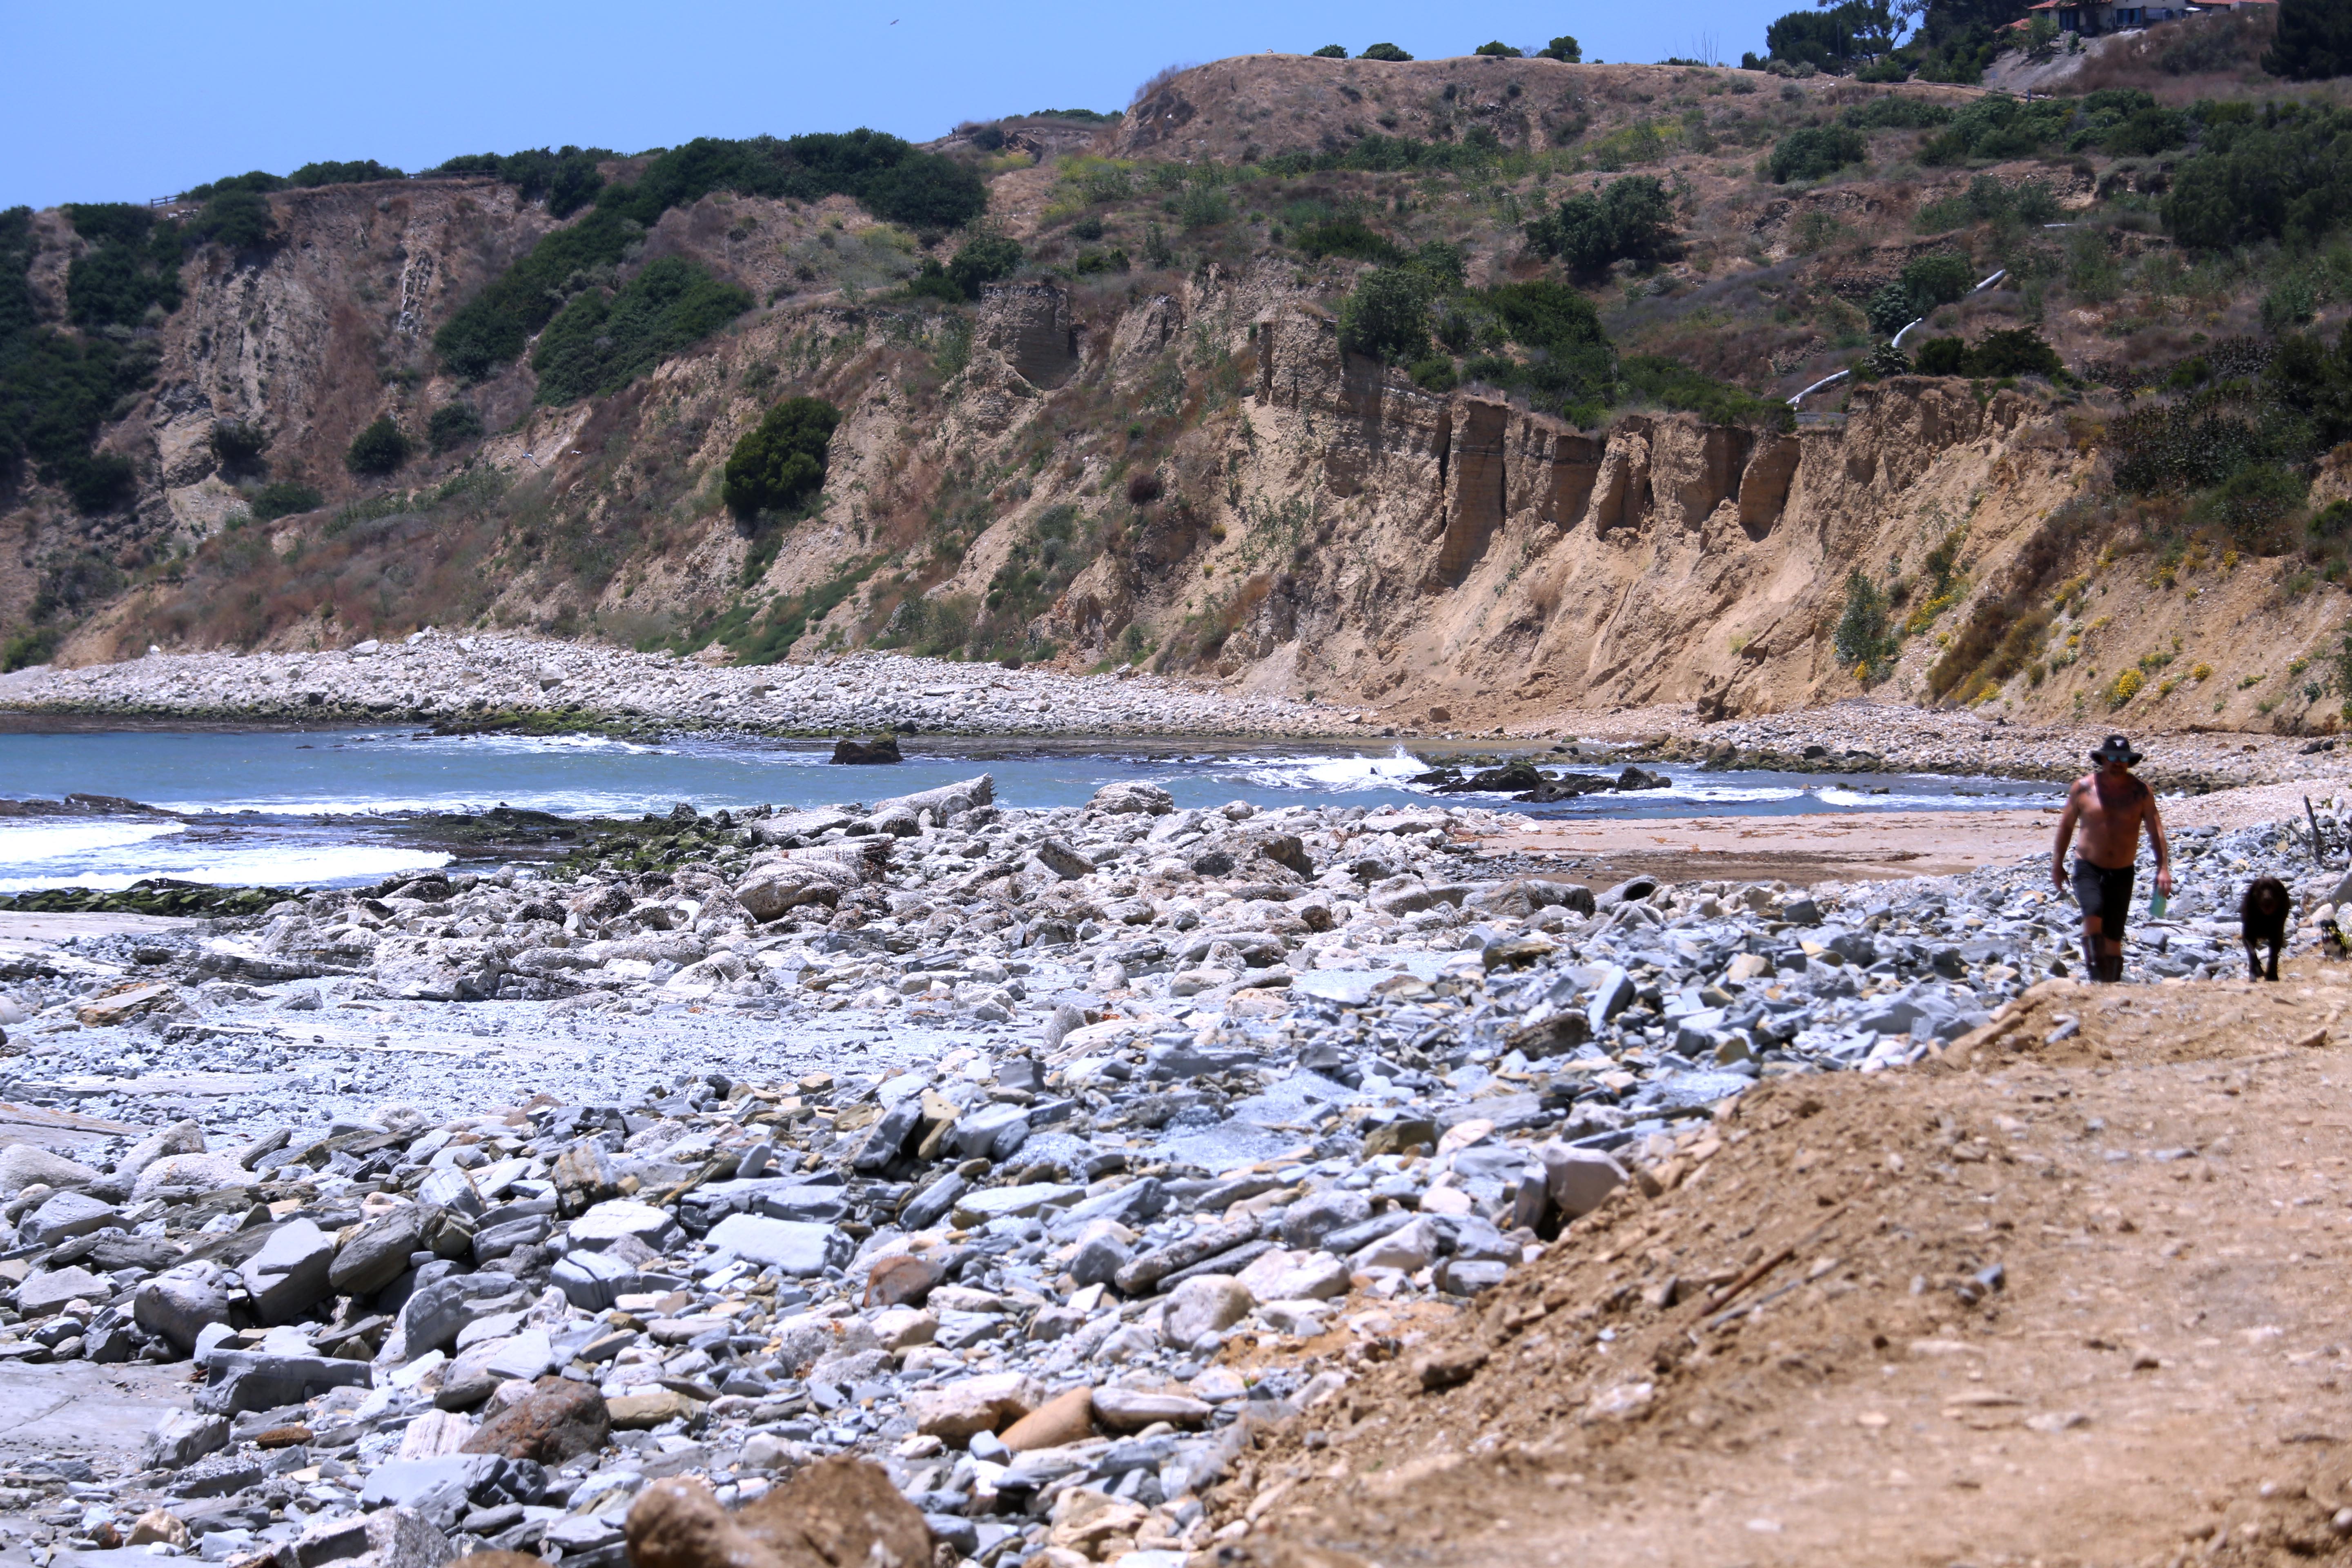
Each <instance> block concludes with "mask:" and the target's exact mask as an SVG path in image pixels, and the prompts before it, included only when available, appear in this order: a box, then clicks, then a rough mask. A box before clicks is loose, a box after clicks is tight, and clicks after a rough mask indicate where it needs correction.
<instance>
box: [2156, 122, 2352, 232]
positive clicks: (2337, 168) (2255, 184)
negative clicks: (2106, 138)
mask: <svg viewBox="0 0 2352 1568" xmlns="http://www.w3.org/2000/svg"><path fill="white" fill-rule="evenodd" d="M2347 212H2352V110H2343V109H2326V108H2309V107H2306V106H2304V105H2300V104H2271V105H2267V106H2265V109H2264V113H2263V118H2262V119H2260V120H2255V119H2252V117H2248V118H2245V119H2236V118H2231V119H2221V118H2218V117H2215V118H2209V119H2208V120H2207V121H2206V125H2205V132H2204V147H2203V150H2201V151H2200V153H2198V154H2197V155H2196V156H2195V157H2192V158H2189V159H2186V160H2184V161H2183V162H2182V163H2181V164H2180V166H2179V170H2178V171H2177V172H2176V173H2175V174H2174V176H2173V180H2172V188H2171V190H2170V192H2169V193H2168V195H2166V196H2165V198H2164V226H2165V227H2166V228H2167V229H2168V230H2169V231H2170V232H2171V234H2172V236H2173V237H2174V238H2175V239H2177V240H2179V242H2180V243H2181V244H2183V245H2186V246H2188V247H2191V248H2192V249H2197V250H2229V249H2231V248H2233V247H2238V246H2242V245H2252V244H2256V243H2259V242H2260V241H2263V240H2266V239H2274V240H2280V241H2284V243H2286V244H2289V245H2308V244H2311V243H2314V242H2315V241H2317V240H2319V239H2321V238H2323V237H2326V235H2327V233H2328V232H2329V231H2330V230H2332V229H2333V228H2335V227H2336V226H2337V225H2338V224H2339V223H2341V222H2342V221H2343V217H2344V215H2345V214H2346V213H2347Z"/></svg>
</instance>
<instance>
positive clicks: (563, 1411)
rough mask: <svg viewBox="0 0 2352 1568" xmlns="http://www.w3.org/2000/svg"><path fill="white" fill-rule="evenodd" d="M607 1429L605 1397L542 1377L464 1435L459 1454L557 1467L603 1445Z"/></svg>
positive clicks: (609, 1418) (590, 1389)
mask: <svg viewBox="0 0 2352 1568" xmlns="http://www.w3.org/2000/svg"><path fill="white" fill-rule="evenodd" d="M612 1429H613V1418H612V1415H611V1413H610V1412H608V1411H607V1410H606V1409H605V1408H604V1395H603V1394H600V1393H598V1392H597V1391H596V1389H595V1387H594V1385H593V1384H585V1383H572V1382H569V1381H567V1380H565V1379H563V1378H560V1377H542V1378H541V1379H540V1381H539V1386H538V1387H537V1388H536V1389H534V1390H533V1391H532V1392H531V1393H530V1394H529V1395H528V1396H527V1397H525V1398H524V1399H523V1400H521V1401H520V1403H518V1404H515V1405H509V1406H507V1408H506V1409H504V1410H502V1411H500V1412H499V1414H498V1415H494V1416H492V1417H491V1418H490V1419H489V1420H488V1422H486V1423H484V1424H483V1426H482V1428H481V1430H480V1431H478V1432H476V1433H475V1434H474V1435H473V1436H471V1437H469V1438H467V1440H466V1443H465V1447H464V1452H466V1453H468V1454H499V1455H502V1456H504V1457H505V1458H509V1459H535V1460H537V1461H538V1462H539V1463H541V1464H542V1465H550V1466H552V1465H560V1464H562V1463H563V1462H564V1461H565V1460H566V1459H572V1458H578V1457H579V1456H581V1455H583V1454H593V1453H594V1452H595V1451H596V1450H597V1449H599V1448H601V1447H604V1439H605V1438H606V1437H607V1436H610V1435H611V1432H612Z"/></svg>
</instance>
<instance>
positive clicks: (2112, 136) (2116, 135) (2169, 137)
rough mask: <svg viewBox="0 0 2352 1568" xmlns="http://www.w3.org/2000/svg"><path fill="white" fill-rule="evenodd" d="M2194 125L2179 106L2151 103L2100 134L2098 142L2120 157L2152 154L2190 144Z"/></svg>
mask: <svg viewBox="0 0 2352 1568" xmlns="http://www.w3.org/2000/svg"><path fill="white" fill-rule="evenodd" d="M2192 129H2193V126H2192V123H2191V121H2189V116H2187V115H2186V114H2183V113H2181V112H2179V110H2171V109H2158V107H2156V106H2155V105H2154V104H2149V105H2147V107H2146V108H2144V109H2137V110H2133V111H2132V113H2131V114H2129V115H2128V116H2126V118H2124V119H2123V120H2121V121H2117V122H2116V124H2115V125H2114V126H2112V127H2110V128H2109V129H2107V130H2105V131H2104V132H2100V133H2099V135H2098V143H2099V146H2100V147H2101V148H2102V149H2104V150H2105V151H2106V152H2108V153H2112V154H2114V155H2115V156H2116V157H2118V158H2150V157H2154V156H2155V155H2156V154H2157V153H2167V152H2169V151H2171V150H2172V149H2173V148H2175V147H2185V146H2187V145H2188V144H2189V132H2190V131H2191V130H2192Z"/></svg>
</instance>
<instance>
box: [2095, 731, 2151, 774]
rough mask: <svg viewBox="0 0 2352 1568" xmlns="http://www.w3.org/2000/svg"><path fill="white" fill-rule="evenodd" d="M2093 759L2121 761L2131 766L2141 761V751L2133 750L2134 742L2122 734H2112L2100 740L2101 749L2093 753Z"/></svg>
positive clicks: (2107, 761)
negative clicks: (2127, 739)
mask: <svg viewBox="0 0 2352 1568" xmlns="http://www.w3.org/2000/svg"><path fill="white" fill-rule="evenodd" d="M2091 761H2093V762H2095V763H2123V765H2124V766H2126V767H2130V766H2131V765H2132V764H2133V763H2137V762H2138V761H2139V753H2138V752H2135V751H2133V750H2132V743H2131V742H2129V741H2126V740H2125V739H2124V738H2123V737H2122V736H2121V735H2110V736H2108V737H2107V738H2106V739H2105V740H2104V741H2102V742H2099V749H2098V750H2097V751H2095V752H2092V753H2091Z"/></svg>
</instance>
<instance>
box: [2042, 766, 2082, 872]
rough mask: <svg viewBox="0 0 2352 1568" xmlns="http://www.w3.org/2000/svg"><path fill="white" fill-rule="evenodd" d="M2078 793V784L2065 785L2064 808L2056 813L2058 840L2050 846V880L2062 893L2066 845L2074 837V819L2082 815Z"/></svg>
mask: <svg viewBox="0 0 2352 1568" xmlns="http://www.w3.org/2000/svg"><path fill="white" fill-rule="evenodd" d="M2078 794H2079V788H2078V786H2075V785H2072V784H2070V785H2068V786H2067V789H2066V809H2065V810H2064V811H2062V812H2060V813H2059V814H2058V842H2056V843H2055V844H2053V845H2052V846H2051V847H2050V880H2051V883H2052V885H2053V886H2054V887H2055V888H2056V889H2058V890H2059V891H2060V892H2062V893H2063V892H2064V891H2065V890H2066V846H2067V844H2068V843H2069V842H2070V841H2071V840H2072V839H2073V838H2074V819H2075V818H2076V817H2077V816H2081V815H2082V807H2081V805H2079V804H2078V801H2077V795H2078Z"/></svg>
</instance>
